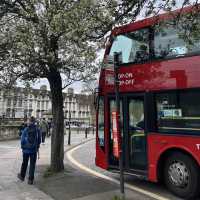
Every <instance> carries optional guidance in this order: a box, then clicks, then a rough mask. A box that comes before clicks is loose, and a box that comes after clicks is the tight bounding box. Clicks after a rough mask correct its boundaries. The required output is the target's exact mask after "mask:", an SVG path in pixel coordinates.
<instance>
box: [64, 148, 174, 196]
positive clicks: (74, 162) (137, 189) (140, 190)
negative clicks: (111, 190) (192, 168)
mask: <svg viewBox="0 0 200 200" xmlns="http://www.w3.org/2000/svg"><path fill="white" fill-rule="evenodd" d="M81 147H82V145H80V146H77V147H75V148H73V149H71V150H69V151H68V152H67V153H66V155H67V158H68V159H69V161H70V162H71V163H73V164H74V165H75V166H77V167H78V168H80V169H82V170H83V171H85V172H88V173H90V174H92V175H94V176H97V177H99V178H102V179H105V180H108V181H111V182H113V183H116V184H120V182H119V181H118V180H117V179H114V178H111V177H109V176H106V175H104V174H101V173H99V172H96V171H94V170H92V169H90V168H88V167H86V166H85V165H82V164H81V163H79V162H78V161H77V160H75V159H74V158H73V156H72V154H73V153H74V152H75V151H76V150H78V149H79V148H81ZM125 187H126V188H128V189H130V190H134V191H137V192H139V193H142V194H144V195H146V196H149V197H152V198H154V199H157V200H170V199H169V198H166V197H162V196H160V195H158V194H154V193H152V192H149V191H147V190H143V189H141V188H139V187H136V186H133V185H130V184H128V183H125Z"/></svg>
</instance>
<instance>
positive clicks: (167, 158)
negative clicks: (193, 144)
mask: <svg viewBox="0 0 200 200" xmlns="http://www.w3.org/2000/svg"><path fill="white" fill-rule="evenodd" d="M179 168H183V169H182V172H185V171H188V172H187V173H188V174H187V176H188V177H187V178H185V179H187V184H186V183H184V184H186V185H184V186H181V185H175V182H174V183H172V182H173V181H172V179H173V175H170V170H171V169H172V170H171V173H172V174H173V173H175V172H176V171H177V170H179V171H180V169H179ZM199 169H200V168H199V165H198V162H197V160H196V159H195V158H194V157H193V156H192V154H190V153H189V152H187V151H186V150H183V149H180V148H171V149H168V150H166V151H165V152H163V153H162V154H161V155H160V158H159V160H158V164H157V178H158V181H159V182H162V183H165V185H166V186H167V187H168V189H169V190H170V191H171V192H173V193H174V194H176V195H177V196H179V197H184V198H187V199H193V197H194V196H196V195H197V194H198V192H197V191H198V189H196V190H195V189H194V188H195V187H196V188H197V185H199V184H200V181H199V178H200V173H199ZM179 171H177V172H176V173H175V174H176V175H175V177H176V178H177V177H179V178H177V179H176V181H179V180H180V179H182V177H181V176H183V177H184V175H182V172H180V173H179ZM177 174H178V176H177ZM191 180H193V181H191ZM183 188H184V189H183ZM183 191H184V192H183ZM185 191H186V192H185Z"/></svg>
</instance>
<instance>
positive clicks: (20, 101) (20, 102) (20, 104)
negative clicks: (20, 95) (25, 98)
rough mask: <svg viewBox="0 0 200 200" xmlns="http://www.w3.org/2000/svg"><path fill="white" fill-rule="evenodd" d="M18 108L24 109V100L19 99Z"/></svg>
mask: <svg viewBox="0 0 200 200" xmlns="http://www.w3.org/2000/svg"><path fill="white" fill-rule="evenodd" d="M18 107H22V99H19V101H18Z"/></svg>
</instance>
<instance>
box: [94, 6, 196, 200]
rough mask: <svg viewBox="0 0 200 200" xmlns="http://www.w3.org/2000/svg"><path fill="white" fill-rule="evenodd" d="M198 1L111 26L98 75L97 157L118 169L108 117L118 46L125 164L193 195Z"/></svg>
mask: <svg viewBox="0 0 200 200" xmlns="http://www.w3.org/2000/svg"><path fill="white" fill-rule="evenodd" d="M198 9H199V8H196V7H195V8H194V7H188V8H184V9H181V10H177V11H174V12H171V13H170V14H162V15H160V16H157V17H152V18H148V19H144V20H142V21H137V22H134V23H131V24H128V25H125V26H122V27H118V28H115V29H114V30H113V31H112V33H111V36H110V39H109V42H108V44H107V48H106V51H105V56H104V66H103V68H102V70H101V74H100V80H99V95H98V107H97V138H96V165H97V166H99V167H101V168H103V169H107V170H117V169H118V159H117V158H116V157H115V156H114V155H113V134H112V133H113V131H112V119H111V115H112V111H113V110H114V108H115V90H114V76H113V74H114V72H113V69H112V65H111V64H109V62H108V60H109V59H107V58H111V57H112V56H113V54H114V52H121V53H122V63H121V65H120V67H119V69H118V71H119V74H118V78H119V91H120V110H121V111H120V127H121V132H122V136H123V144H122V148H123V154H124V158H125V159H124V168H125V171H126V172H128V173H131V174H136V175H140V176H141V177H145V178H147V179H148V180H149V181H152V182H158V181H160V180H164V182H165V184H166V186H167V187H168V188H169V189H170V190H171V191H172V192H173V193H175V194H176V195H178V196H180V197H184V198H194V197H195V196H197V195H198V193H199V191H200V190H199V186H200V34H199V29H200V28H199V26H200V25H199V24H200V14H198ZM175 19H176V20H175ZM177 21H178V22H177Z"/></svg>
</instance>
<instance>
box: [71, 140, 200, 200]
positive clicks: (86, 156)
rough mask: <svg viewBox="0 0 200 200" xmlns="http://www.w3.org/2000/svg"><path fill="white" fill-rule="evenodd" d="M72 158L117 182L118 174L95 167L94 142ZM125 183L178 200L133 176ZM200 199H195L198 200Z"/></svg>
mask: <svg viewBox="0 0 200 200" xmlns="http://www.w3.org/2000/svg"><path fill="white" fill-rule="evenodd" d="M73 158H74V159H75V160H76V161H78V162H79V163H81V164H82V165H84V166H86V167H88V168H90V169H92V170H95V171H97V172H99V173H101V174H104V175H107V176H109V177H112V178H115V179H117V180H119V174H117V173H111V172H108V171H106V170H103V169H101V168H99V167H97V166H95V141H94V140H93V141H91V142H88V143H86V144H84V145H82V146H81V147H80V148H78V149H77V150H76V151H74V152H73ZM125 181H126V183H129V184H131V185H133V186H136V187H139V188H141V189H143V190H145V191H148V192H151V193H155V194H157V195H159V196H161V197H165V198H168V199H170V200H180V198H177V197H176V196H174V195H173V194H171V193H170V192H169V191H168V190H167V189H166V188H165V186H163V185H159V184H155V183H151V182H148V181H145V180H141V179H139V178H136V177H134V176H130V175H129V176H128V175H126V176H125ZM199 199H200V198H198V199H196V200H199Z"/></svg>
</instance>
